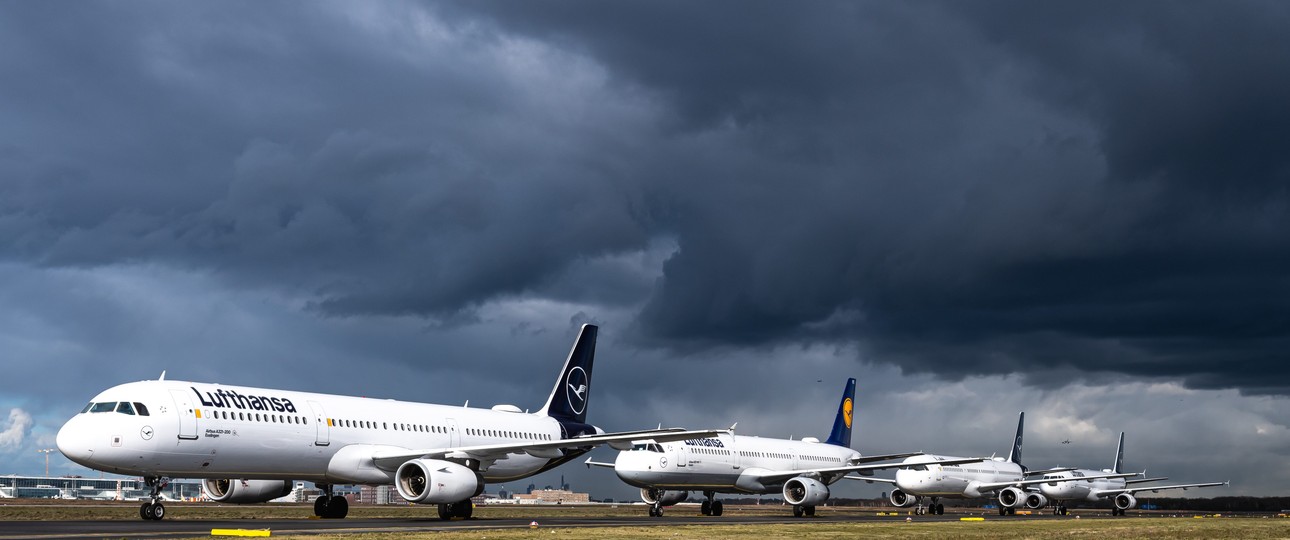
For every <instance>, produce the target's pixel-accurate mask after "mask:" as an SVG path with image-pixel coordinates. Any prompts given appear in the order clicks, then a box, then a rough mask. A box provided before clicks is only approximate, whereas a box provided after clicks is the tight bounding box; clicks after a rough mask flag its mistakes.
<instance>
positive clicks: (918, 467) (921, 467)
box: [914, 465, 927, 471]
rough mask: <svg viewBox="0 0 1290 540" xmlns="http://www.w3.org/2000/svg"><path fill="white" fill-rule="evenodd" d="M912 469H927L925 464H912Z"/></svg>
mask: <svg viewBox="0 0 1290 540" xmlns="http://www.w3.org/2000/svg"><path fill="white" fill-rule="evenodd" d="M914 470H915V471H925V470H927V465H914Z"/></svg>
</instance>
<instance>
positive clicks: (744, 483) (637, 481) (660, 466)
mask: <svg viewBox="0 0 1290 540" xmlns="http://www.w3.org/2000/svg"><path fill="white" fill-rule="evenodd" d="M855 388H856V380H855V379H848V380H847V384H846V387H845V389H844V391H843V394H842V401H841V403H839V405H838V413H837V417H836V418H835V419H834V422H833V431H832V433H830V435H829V438H828V440H826V441H824V442H822V443H821V442H820V441H819V439H816V438H814V437H807V438H803V439H801V440H796V441H795V440H791V439H774V438H762V437H749V436H739V435H735V434H734V429H733V427H732V428H731V430H730V431H729V432H728V433H720V434H717V436H715V437H709V438H699V437H695V438H690V439H686V440H684V441H678V442H673V443H666V442H665V441H658V440H655V441H649V442H647V443H646V444H639V445H636V446H635V447H634V448H632V449H631V450H625V451H620V452H619V453H618V457H617V459H615V460H614V462H613V463H603V462H595V461H592V460H591V459H587V461H586V462H585V463H586V465H587V467H593V466H596V467H607V468H613V469H614V472H615V473H616V474H617V475H618V478H620V479H622V481H624V482H626V483H627V484H630V485H632V486H634V487H638V488H641V499H642V500H644V501H645V502H646V503H648V504H649V505H650V508H649V515H650V517H662V515H663V507H664V506H671V505H674V504H676V503H679V502H681V501H684V500H685V499H686V498H687V497H689V495H690V493H689V492H690V491H701V492H703V495H704V497H705V499H704V501H703V502H702V503H701V504H700V513H702V514H703V515H705V516H706V515H712V516H720V515H721V513H722V503H721V501H719V500H717V499H716V494H717V493H742V494H770V493H782V494H783V496H784V500H785V501H787V502H788V503H789V504H791V505H793V516H795V517H803V516H813V515H815V506H816V505H818V504H820V503H823V502H824V501H827V500H828V499H829V487H828V486H829V485H830V484H832V483H834V482H836V481H837V480H838V479H839V478H842V477H843V476H844V475H846V474H847V473H851V472H859V473H861V474H864V473H868V474H873V473H872V472H871V471H874V470H878V469H887V468H894V467H898V466H900V465H899V464H894V463H893V464H886V465H864V464H865V463H872V462H876V461H886V460H891V459H900V458H903V457H908V456H912V455H916V454H917V452H913V453H905V454H887V455H879V456H866V457H862V456H861V455H860V453H858V452H856V451H855V450H852V449H851V448H849V447H850V446H851V420H852V413H853V407H854V401H855ZM969 461H975V460H969Z"/></svg>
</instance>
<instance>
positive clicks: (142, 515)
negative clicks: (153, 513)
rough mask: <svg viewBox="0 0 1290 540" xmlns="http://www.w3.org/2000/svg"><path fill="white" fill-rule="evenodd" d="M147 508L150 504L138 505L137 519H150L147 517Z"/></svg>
mask: <svg viewBox="0 0 1290 540" xmlns="http://www.w3.org/2000/svg"><path fill="white" fill-rule="evenodd" d="M149 506H152V503H143V504H141V505H139V519H151V518H149V517H148V510H150V509H149V508H148V507H149Z"/></svg>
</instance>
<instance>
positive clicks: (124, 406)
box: [116, 401, 134, 416]
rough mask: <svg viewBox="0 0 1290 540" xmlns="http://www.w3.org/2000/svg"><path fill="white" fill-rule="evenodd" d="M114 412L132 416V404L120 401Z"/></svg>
mask: <svg viewBox="0 0 1290 540" xmlns="http://www.w3.org/2000/svg"><path fill="white" fill-rule="evenodd" d="M116 412H119V413H121V414H128V415H130V416H134V406H133V405H130V402H129V401H122V402H121V404H120V405H117V406H116Z"/></svg>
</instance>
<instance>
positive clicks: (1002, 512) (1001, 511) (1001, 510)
mask: <svg viewBox="0 0 1290 540" xmlns="http://www.w3.org/2000/svg"><path fill="white" fill-rule="evenodd" d="M999 515H1001V516H1006V515H1008V509H1007V508H1004V507H1002V506H1000V507H999Z"/></svg>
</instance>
